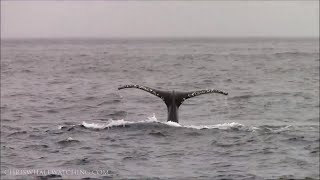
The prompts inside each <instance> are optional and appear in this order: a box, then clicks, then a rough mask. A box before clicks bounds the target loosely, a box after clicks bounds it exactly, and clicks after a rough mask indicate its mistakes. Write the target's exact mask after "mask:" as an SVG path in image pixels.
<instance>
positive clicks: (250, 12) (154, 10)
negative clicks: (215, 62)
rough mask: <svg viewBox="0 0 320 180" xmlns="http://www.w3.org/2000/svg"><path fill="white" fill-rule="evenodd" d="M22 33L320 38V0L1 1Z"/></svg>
mask: <svg viewBox="0 0 320 180" xmlns="http://www.w3.org/2000/svg"><path fill="white" fill-rule="evenodd" d="M20 37H30V38H36V37H55V38H56V37H319V1H280V2H277V1H262V2H261V1H260V2H258V1H200V2H196V1H173V2H172V1H163V2H161V1H153V2H148V1H120V2H115V1H111V2H108V1H93V2H92V1H1V38H20Z"/></svg>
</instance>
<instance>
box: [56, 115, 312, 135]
mask: <svg viewBox="0 0 320 180" xmlns="http://www.w3.org/2000/svg"><path fill="white" fill-rule="evenodd" d="M76 127H82V128H85V129H94V130H103V129H110V128H123V127H126V128H128V127H138V128H139V129H141V128H143V127H148V128H150V127H159V129H160V128H168V127H170V128H186V129H194V130H204V129H219V130H236V131H239V130H240V131H247V132H262V133H282V132H288V131H298V129H301V128H302V129H305V128H307V129H308V130H309V131H317V130H318V129H314V128H313V127H309V126H308V127H300V126H299V127H296V126H292V125H276V126H271V125H260V126H258V127H256V126H249V125H244V124H241V123H238V122H230V123H221V124H212V125H182V124H179V123H176V122H172V121H168V122H162V121H158V120H157V118H156V116H155V115H154V114H153V116H152V117H148V119H146V120H141V121H126V120H123V119H121V120H109V121H108V122H106V123H89V122H85V121H83V122H82V123H81V124H77V125H65V126H59V127H58V129H62V130H64V129H66V130H67V131H70V130H72V129H74V128H76Z"/></svg>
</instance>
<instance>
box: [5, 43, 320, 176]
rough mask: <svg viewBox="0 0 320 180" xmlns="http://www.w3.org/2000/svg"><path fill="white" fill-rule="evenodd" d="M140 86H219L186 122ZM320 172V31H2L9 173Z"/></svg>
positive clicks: (193, 104) (193, 102)
mask: <svg viewBox="0 0 320 180" xmlns="http://www.w3.org/2000/svg"><path fill="white" fill-rule="evenodd" d="M125 84H139V85H145V86H148V87H152V88H156V89H161V90H177V91H192V90H201V89H207V88H215V89H219V90H223V91H226V92H228V93H229V95H228V96H223V95H219V94H206V95H201V96H198V97H194V98H191V99H188V100H186V101H185V102H184V103H183V104H182V105H181V106H180V111H179V112H180V114H179V118H180V119H179V124H177V123H172V122H166V120H167V109H166V106H165V104H164V103H163V102H162V100H161V99H159V98H158V97H156V96H153V95H151V94H149V93H147V92H144V91H141V90H139V89H124V90H121V91H119V90H118V89H117V88H118V87H119V86H121V85H125ZM18 178H20V179H30V178H34V179H36V178H38V179H95V178H96V179H148V178H149V179H280V178H284V179H286V178H288V179H290V178H292V179H304V178H307V179H308V178H309V179H319V41H318V39H276V38H274V39H271V38H270V39H205V38H203V39H15V40H1V179H18Z"/></svg>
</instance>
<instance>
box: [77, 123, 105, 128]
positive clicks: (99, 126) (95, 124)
mask: <svg viewBox="0 0 320 180" xmlns="http://www.w3.org/2000/svg"><path fill="white" fill-rule="evenodd" d="M82 125H83V126H84V127H86V128H93V129H104V128H105V124H97V123H86V122H85V121H83V122H82Z"/></svg>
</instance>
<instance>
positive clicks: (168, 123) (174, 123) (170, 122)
mask: <svg viewBox="0 0 320 180" xmlns="http://www.w3.org/2000/svg"><path fill="white" fill-rule="evenodd" d="M163 124H166V125H168V126H173V127H182V126H181V125H180V124H179V123H176V122H172V121H168V122H164V123H163Z"/></svg>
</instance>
